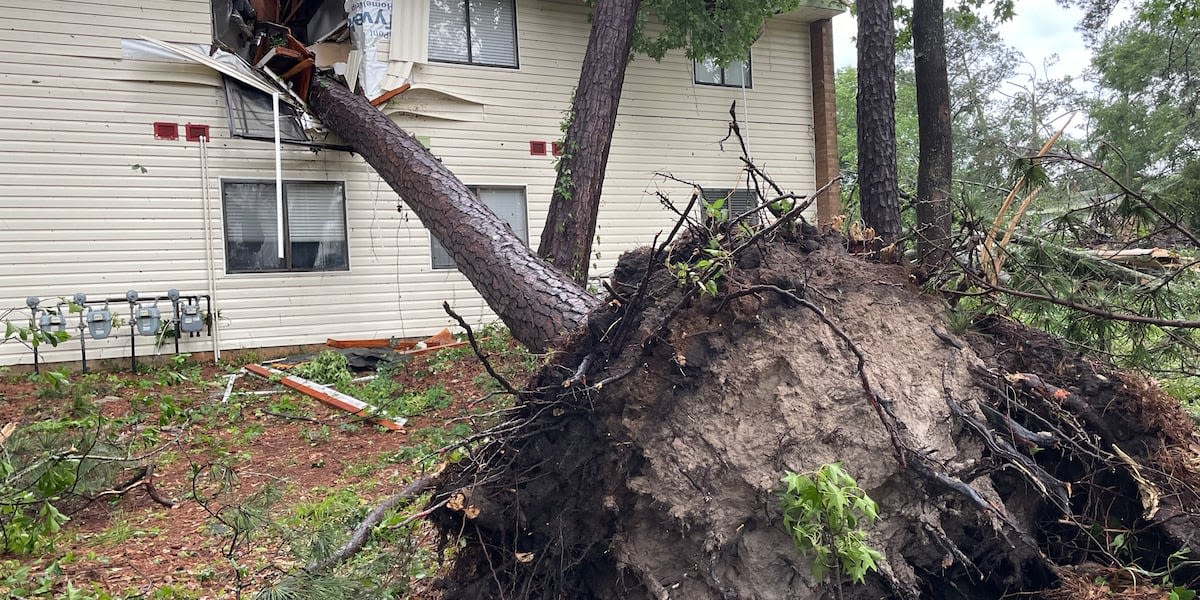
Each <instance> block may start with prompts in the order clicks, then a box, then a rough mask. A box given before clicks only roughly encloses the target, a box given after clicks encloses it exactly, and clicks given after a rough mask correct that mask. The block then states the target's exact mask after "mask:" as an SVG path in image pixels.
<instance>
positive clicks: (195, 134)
mask: <svg viewBox="0 0 1200 600" xmlns="http://www.w3.org/2000/svg"><path fill="white" fill-rule="evenodd" d="M183 131H184V135H185V136H186V137H187V141H189V142H198V141H200V138H204V140H205V141H208V140H211V139H212V138H210V137H208V125H199V124H196V123H188V124H187V125H184V126H183Z"/></svg>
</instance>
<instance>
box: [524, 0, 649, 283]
mask: <svg viewBox="0 0 1200 600" xmlns="http://www.w3.org/2000/svg"><path fill="white" fill-rule="evenodd" d="M640 3H641V2H640V0H598V1H597V2H596V9H595V13H594V14H593V16H592V31H591V34H590V35H589V36H588V46H587V53H586V54H585V55H584V57H583V68H582V70H581V71H580V74H579V86H578V87H577V88H576V89H575V99H574V101H573V102H572V106H571V121H570V125H569V126H568V127H567V135H566V138H565V139H564V143H563V154H562V157H561V158H560V159H559V162H558V177H557V178H556V180H555V182H554V194H553V196H552V197H551V199H550V212H549V214H548V215H547V217H546V226H545V228H543V229H542V239H541V243H540V245H539V246H538V255H539V256H541V257H542V258H545V259H547V260H549V261H550V262H552V263H553V264H554V265H555V266H556V267H558V268H559V270H561V271H562V272H563V273H566V274H568V275H569V276H570V277H572V278H573V279H575V281H578V282H584V281H586V280H587V274H588V262H589V259H590V257H591V253H592V238H593V236H594V235H595V232H596V216H597V213H598V212H599V210H600V192H601V189H602V186H603V185H604V170H605V167H606V166H607V164H608V151H609V148H611V147H612V133H613V128H614V127H615V126H616V123H617V105H618V104H619V102H620V100H621V87H622V86H623V85H624V82H625V67H626V65H628V64H629V51H630V48H632V45H633V33H634V29H635V28H636V25H637V13H638V7H639V5H640Z"/></svg>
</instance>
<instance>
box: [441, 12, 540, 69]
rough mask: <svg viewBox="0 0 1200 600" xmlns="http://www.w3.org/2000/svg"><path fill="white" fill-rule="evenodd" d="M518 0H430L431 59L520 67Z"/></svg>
mask: <svg viewBox="0 0 1200 600" xmlns="http://www.w3.org/2000/svg"><path fill="white" fill-rule="evenodd" d="M515 2H516V0H429V60H432V61H439V62H453V63H467V64H472V65H487V66H493V67H517V66H518V64H517V13H516V6H515Z"/></svg>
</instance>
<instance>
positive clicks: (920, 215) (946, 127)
mask: <svg viewBox="0 0 1200 600" xmlns="http://www.w3.org/2000/svg"><path fill="white" fill-rule="evenodd" d="M913 43H914V51H915V54H916V76H917V121H918V123H919V125H920V138H919V139H920V146H921V150H920V163H919V165H918V167H917V203H916V209H917V232H916V233H917V250H918V251H919V253H920V261H921V266H922V267H924V268H925V270H926V271H927V272H933V271H934V270H936V269H937V268H938V267H940V266H941V265H943V264H945V262H946V260H947V259H948V258H949V255H950V248H949V246H950V216H951V215H950V212H951V211H950V178H951V173H952V170H953V163H952V161H953V156H954V154H953V141H952V140H953V134H952V131H951V128H950V82H949V80H948V77H947V75H946V28H945V21H944V17H943V11H942V0H914V2H913Z"/></svg>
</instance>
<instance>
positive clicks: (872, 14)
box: [858, 0, 900, 245]
mask: <svg viewBox="0 0 1200 600" xmlns="http://www.w3.org/2000/svg"><path fill="white" fill-rule="evenodd" d="M895 46H896V31H895V28H894V27H893V25H892V3H891V2H887V1H886V0H860V1H859V3H858V186H859V192H860V195H861V198H862V216H863V221H864V222H865V223H866V225H867V226H868V227H872V228H874V229H875V234H876V235H877V236H879V238H880V241H881V242H882V244H883V245H887V244H891V243H893V242H895V241H896V240H897V239H899V237H900V194H899V190H898V189H897V184H896V114H895V109H896V47H895Z"/></svg>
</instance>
